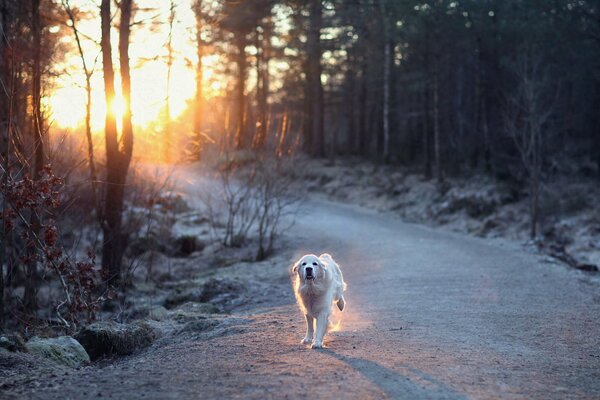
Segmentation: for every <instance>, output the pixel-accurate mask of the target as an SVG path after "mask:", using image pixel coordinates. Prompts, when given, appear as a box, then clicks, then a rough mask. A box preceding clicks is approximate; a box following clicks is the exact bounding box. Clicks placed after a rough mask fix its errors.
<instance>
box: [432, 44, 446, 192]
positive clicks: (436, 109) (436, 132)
mask: <svg viewBox="0 0 600 400" xmlns="http://www.w3.org/2000/svg"><path fill="white" fill-rule="evenodd" d="M438 58H439V57H438V56H437V55H436V60H435V65H434V72H433V152H434V153H433V154H434V161H433V162H434V166H435V177H436V179H437V181H438V182H439V183H441V182H442V181H443V179H444V178H443V176H442V165H441V162H440V152H441V151H440V82H439V65H438Z"/></svg>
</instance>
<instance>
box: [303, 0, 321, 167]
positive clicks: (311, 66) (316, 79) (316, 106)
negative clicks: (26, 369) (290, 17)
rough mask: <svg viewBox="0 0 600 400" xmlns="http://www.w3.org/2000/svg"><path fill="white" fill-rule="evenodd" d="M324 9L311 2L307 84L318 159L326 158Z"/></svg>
mask: <svg viewBox="0 0 600 400" xmlns="http://www.w3.org/2000/svg"><path fill="white" fill-rule="evenodd" d="M322 19H323V7H322V4H321V0H311V1H310V17H309V28H308V38H307V51H308V60H307V64H308V65H307V67H308V71H307V72H308V73H307V83H308V92H309V101H310V103H309V105H308V107H309V118H308V121H307V123H309V124H310V127H311V128H310V135H311V142H312V149H311V153H312V155H313V156H316V157H324V156H325V132H324V104H323V103H324V102H323V84H322V83H321V70H322V68H321V26H322Z"/></svg>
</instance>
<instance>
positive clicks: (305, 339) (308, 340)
mask: <svg viewBox="0 0 600 400" xmlns="http://www.w3.org/2000/svg"><path fill="white" fill-rule="evenodd" d="M312 341H313V340H312V338H309V337H305V338H304V339H302V341H301V342H300V343H301V344H311V343H312Z"/></svg>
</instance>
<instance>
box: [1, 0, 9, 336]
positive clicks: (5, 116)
mask: <svg viewBox="0 0 600 400" xmlns="http://www.w3.org/2000/svg"><path fill="white" fill-rule="evenodd" d="M7 20H8V10H7V8H6V0H1V1H0V32H4V34H2V35H0V80H1V81H2V83H4V84H5V85H6V86H7V87H8V79H7V77H8V63H7V60H6V57H5V56H4V55H5V51H6V49H7V47H8V46H7V41H6V38H7V35H8V33H7ZM0 93H1V92H0ZM9 102H10V96H3V95H2V94H0V134H2V138H1V139H2V141H3V143H2V148H1V150H2V155H3V158H4V160H3V162H4V165H3V168H4V171H5V173H4V175H3V180H2V183H3V184H5V185H6V183H7V182H8V173H7V172H6V171H8V164H9V162H8V157H9V154H10V147H9V146H10V118H9V111H8V104H9ZM6 206H7V204H6V198H4V197H3V198H2V228H1V231H2V236H1V237H0V239H1V240H0V331H3V329H4V284H5V281H4V263H5V261H6V260H7V257H6V249H7V245H6V242H7V232H6V225H5V224H4V221H6V217H7V215H6ZM7 264H8V263H7Z"/></svg>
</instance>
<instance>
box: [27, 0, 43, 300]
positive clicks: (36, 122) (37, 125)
mask: <svg viewBox="0 0 600 400" xmlns="http://www.w3.org/2000/svg"><path fill="white" fill-rule="evenodd" d="M31 31H32V35H33V70H32V77H31V80H32V84H31V88H32V93H31V100H32V114H33V115H32V119H33V125H32V130H33V144H34V152H35V162H34V165H33V179H34V180H38V179H40V175H41V171H42V169H43V167H44V142H43V129H44V128H43V121H42V111H41V104H40V101H41V97H42V89H41V87H42V86H41V82H42V70H41V51H42V32H41V31H42V27H41V23H40V0H32V1H31ZM30 225H31V229H32V231H33V234H34V235H37V234H38V232H39V228H40V221H39V218H38V215H37V214H36V212H35V211H34V210H33V209H32V210H31V216H30ZM35 253H36V250H35V244H33V243H32V244H30V249H29V254H30V256H31V260H30V261H29V262H28V264H27V269H26V274H25V275H26V276H25V293H24V295H23V303H24V305H25V308H26V309H27V310H36V309H37V308H38V304H37V283H38V276H37V258H36V257H35Z"/></svg>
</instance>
